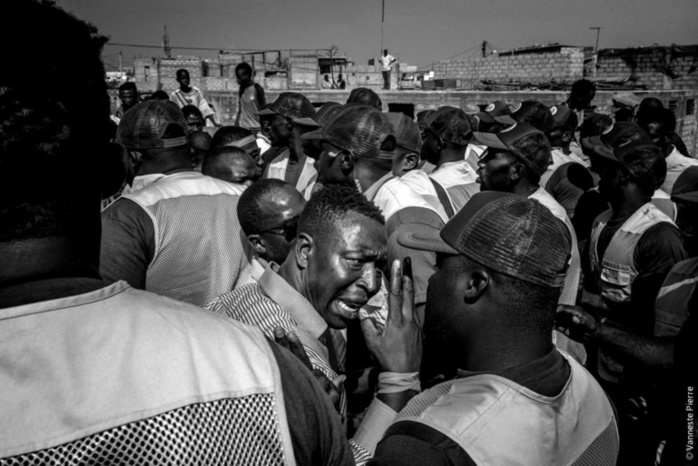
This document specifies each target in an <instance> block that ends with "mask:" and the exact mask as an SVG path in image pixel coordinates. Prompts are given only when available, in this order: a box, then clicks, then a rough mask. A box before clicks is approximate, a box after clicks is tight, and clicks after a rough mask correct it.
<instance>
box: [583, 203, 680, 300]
mask: <svg viewBox="0 0 698 466" xmlns="http://www.w3.org/2000/svg"><path fill="white" fill-rule="evenodd" d="M612 215H613V211H611V210H607V211H606V212H604V213H602V214H600V215H599V216H598V217H596V220H595V221H594V226H593V227H592V230H591V240H590V241H591V244H590V245H589V251H590V258H589V259H590V261H591V263H590V265H591V270H592V273H593V274H594V277H596V281H597V290H598V291H600V295H601V298H602V301H601V302H599V304H603V303H604V302H605V301H612V302H614V303H627V302H630V293H631V287H632V284H633V281H635V278H636V277H637V274H638V271H637V268H636V267H635V261H634V260H633V255H634V253H635V246H637V243H638V242H639V241H640V238H642V235H643V234H644V233H645V231H647V230H648V229H649V228H650V227H652V226H654V225H656V224H658V223H660V222H668V223H671V224H672V225H673V224H674V222H672V220H671V219H670V218H669V217H667V216H666V215H665V214H663V213H662V212H661V211H660V210H659V209H658V208H657V207H656V206H655V205H654V204H652V203H651V202H648V203H647V204H645V205H643V206H642V207H640V208H639V209H638V210H637V211H636V212H635V213H633V214H632V215H631V216H630V218H628V219H627V220H626V221H625V223H623V225H621V227H620V228H619V229H618V231H616V233H615V234H614V235H613V238H612V239H611V242H610V243H609V244H608V247H607V248H606V251H605V253H604V255H603V258H600V257H599V255H598V243H599V237H600V236H601V232H602V231H603V229H604V228H605V227H606V225H607V224H608V221H609V220H610V219H611V216H612Z"/></svg>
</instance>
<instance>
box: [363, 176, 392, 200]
mask: <svg viewBox="0 0 698 466" xmlns="http://www.w3.org/2000/svg"><path fill="white" fill-rule="evenodd" d="M394 176H395V175H393V172H388V173H386V174H385V175H383V176H382V177H381V178H380V179H379V180H378V181H376V182H375V183H373V184H372V185H371V187H370V188H368V189H367V190H366V192H365V193H364V195H365V196H366V199H368V200H369V201H373V199H374V198H375V197H376V194H378V190H379V189H381V186H383V185H384V184H385V182H386V181H388V180H389V179H391V178H392V177H394Z"/></svg>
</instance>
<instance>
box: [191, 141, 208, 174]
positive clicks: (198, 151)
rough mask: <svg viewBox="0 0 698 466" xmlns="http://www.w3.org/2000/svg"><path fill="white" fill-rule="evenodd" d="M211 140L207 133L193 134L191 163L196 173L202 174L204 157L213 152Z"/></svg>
mask: <svg viewBox="0 0 698 466" xmlns="http://www.w3.org/2000/svg"><path fill="white" fill-rule="evenodd" d="M211 140H212V138H211V135H210V134H208V133H207V132H205V131H196V132H194V133H192V135H191V139H190V144H189V147H190V149H191V163H192V167H193V168H194V171H197V172H201V164H202V163H203V161H204V156H206V153H207V152H208V151H209V150H211Z"/></svg>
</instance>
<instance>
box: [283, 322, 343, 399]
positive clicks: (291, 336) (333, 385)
mask: <svg viewBox="0 0 698 466" xmlns="http://www.w3.org/2000/svg"><path fill="white" fill-rule="evenodd" d="M274 340H276V342H277V343H278V344H279V345H281V346H283V347H284V348H286V349H287V350H289V351H290V352H291V353H293V355H294V356H296V357H297V358H298V359H299V360H300V361H301V362H302V363H303V365H304V366H305V367H307V368H308V370H309V371H310V372H312V373H313V375H314V376H315V380H317V382H318V383H319V384H320V386H321V387H322V389H323V390H324V391H325V393H327V396H329V397H330V401H331V402H332V404H333V405H334V407H335V409H337V410H339V401H340V399H341V397H340V394H339V388H338V387H340V386H341V384H342V383H343V382H344V380H345V379H346V376H344V375H340V376H339V377H337V378H336V379H334V380H330V379H328V378H327V376H326V375H325V374H323V373H322V371H320V370H319V369H313V366H312V364H311V363H310V358H308V355H307V354H306V352H305V349H303V344H301V342H300V340H299V339H298V337H297V336H296V334H295V333H293V332H290V333H288V334H287V333H286V331H285V330H284V329H283V328H281V327H276V328H275V329H274Z"/></svg>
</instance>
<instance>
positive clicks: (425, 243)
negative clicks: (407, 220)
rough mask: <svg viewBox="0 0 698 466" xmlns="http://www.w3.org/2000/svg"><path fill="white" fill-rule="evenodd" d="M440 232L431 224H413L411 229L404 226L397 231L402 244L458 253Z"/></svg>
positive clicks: (447, 252) (433, 250) (408, 246)
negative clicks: (442, 237)
mask: <svg viewBox="0 0 698 466" xmlns="http://www.w3.org/2000/svg"><path fill="white" fill-rule="evenodd" d="M440 232H441V231H440V230H439V229H438V228H434V227H433V226H430V225H424V224H411V225H410V228H409V229H406V228H403V229H401V230H400V231H398V232H397V236H396V240H397V242H398V244H400V245H401V246H403V247H406V248H410V249H418V250H420V251H431V252H438V253H442V254H451V255H457V254H458V251H456V250H455V249H453V248H452V247H451V246H449V245H448V244H446V242H445V241H444V240H443V239H441V236H440V235H439V233H440Z"/></svg>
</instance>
